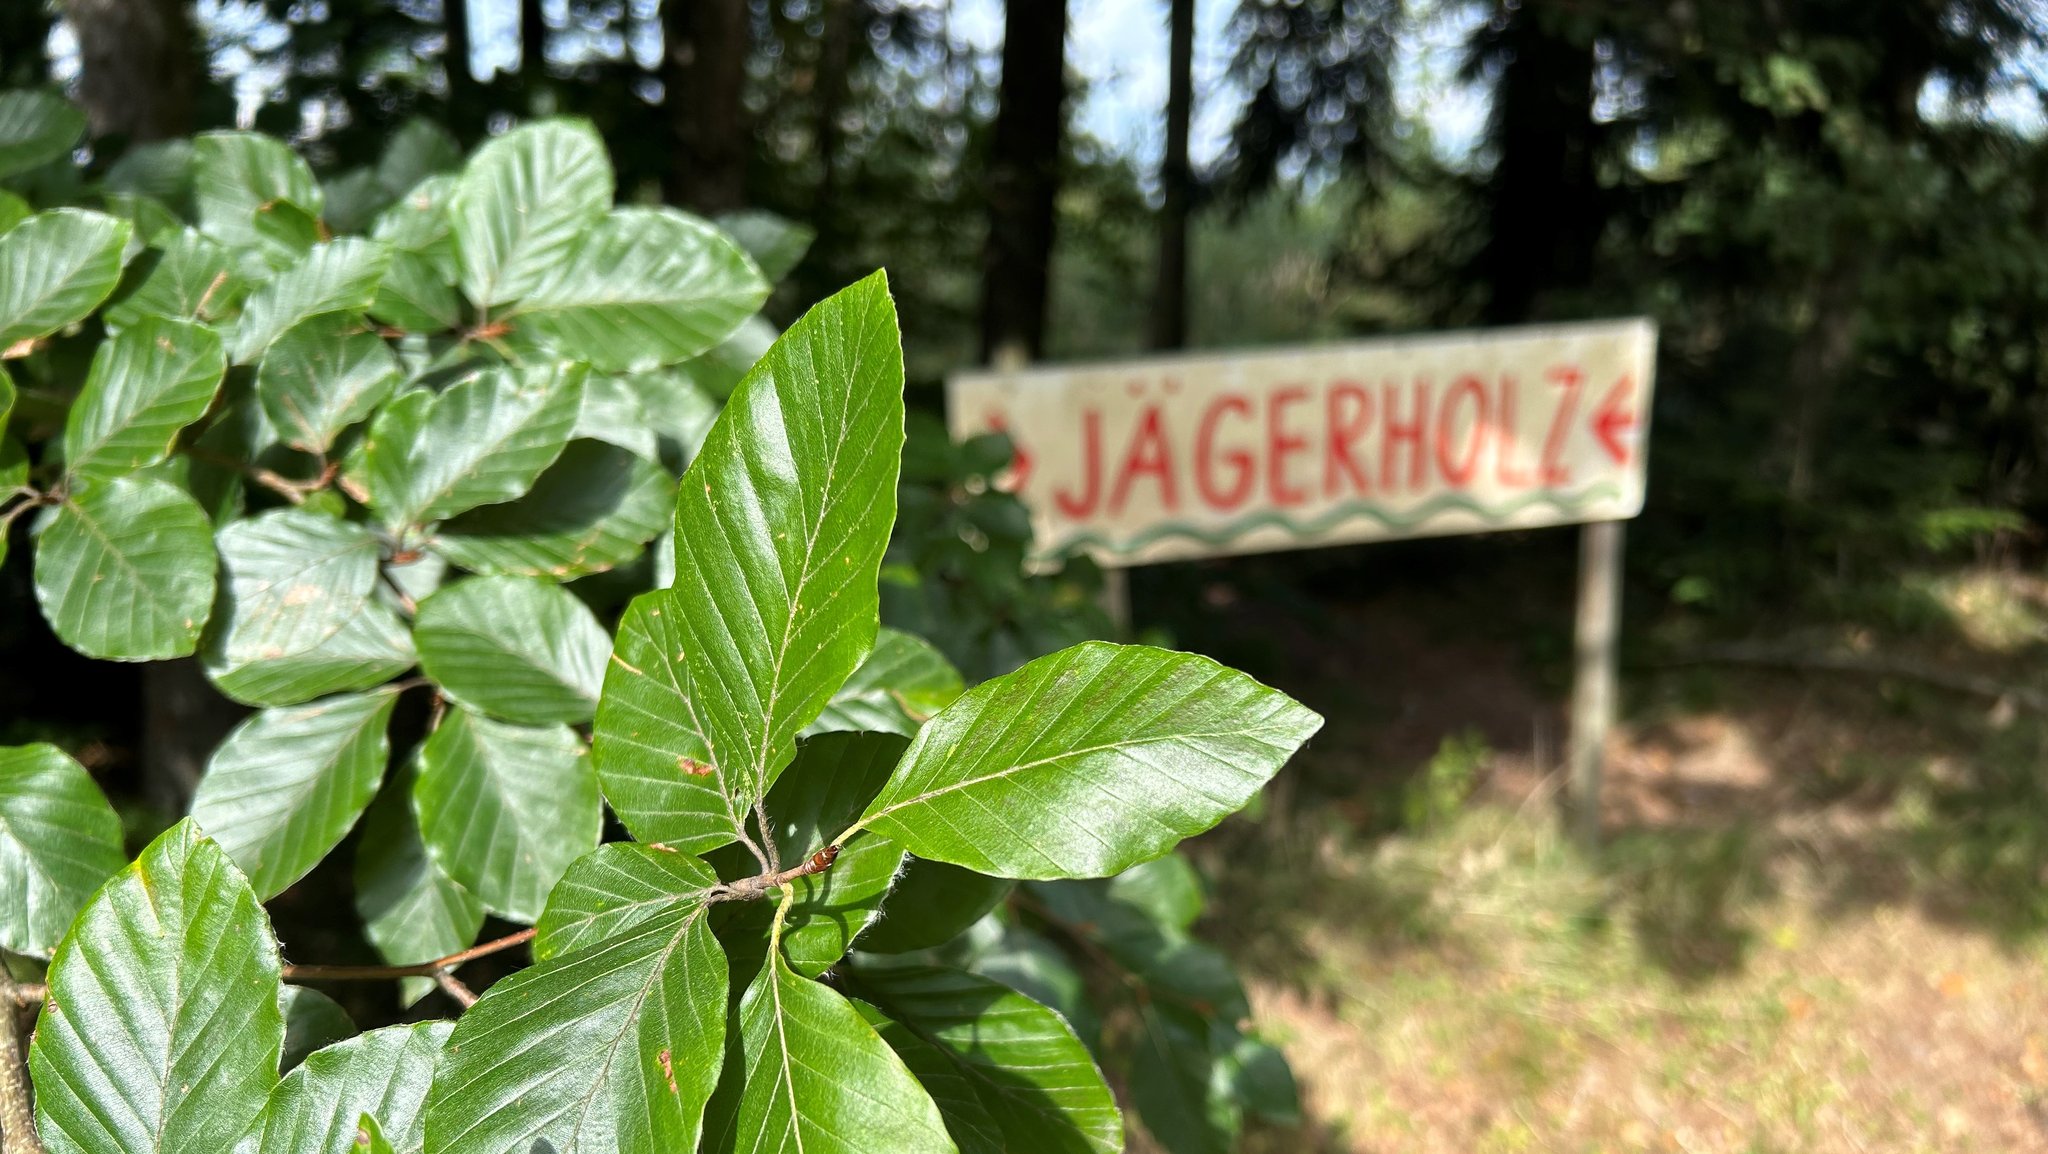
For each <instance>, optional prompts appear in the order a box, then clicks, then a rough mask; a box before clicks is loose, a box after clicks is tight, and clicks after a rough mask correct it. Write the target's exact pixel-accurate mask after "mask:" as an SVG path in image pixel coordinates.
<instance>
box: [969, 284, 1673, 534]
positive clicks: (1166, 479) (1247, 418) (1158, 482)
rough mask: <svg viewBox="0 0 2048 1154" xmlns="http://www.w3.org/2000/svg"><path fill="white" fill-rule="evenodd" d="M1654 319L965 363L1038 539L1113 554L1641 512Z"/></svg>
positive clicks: (976, 419)
mask: <svg viewBox="0 0 2048 1154" xmlns="http://www.w3.org/2000/svg"><path fill="white" fill-rule="evenodd" d="M1655 352H1656V329H1655V328H1654V327H1653V326H1652V325H1651V324H1650V322H1648V321H1643V320H1630V321H1618V322H1603V323H1598V324H1582V325H1555V326H1546V327H1541V328H1526V329H1498V330H1491V331H1481V332H1470V333H1456V334H1447V335H1433V336H1427V337H1414V338H1400V339H1393V340H1373V341H1358V342H1351V343H1344V344H1324V345H1312V346H1307V347H1302V348H1288V349H1260V350H1256V351H1247V352H1233V353H1221V354H1197V355H1184V356H1181V355H1177V356H1162V357H1153V358H1147V359H1145V360H1138V361H1128V362H1121V363H1113V364H1093V365H1073V366H1061V367H1043V368H1033V369H1026V370H1020V371H1016V372H997V371H977V372H971V373H963V374H960V375H957V376H955V377H954V378H952V379H951V380H950V381H948V382H947V397H948V402H949V403H948V409H949V412H950V414H951V423H952V432H953V434H954V435H955V436H956V437H965V436H970V435H973V434H975V433H981V432H986V431H988V430H992V429H999V430H1002V431H1004V432H1007V433H1008V434H1009V435H1010V437H1011V439H1012V440H1013V441H1014V442H1015V443H1016V446H1017V461H1016V466H1015V468H1014V469H1013V470H1012V472H1011V474H1010V476H1009V477H1008V478H1007V479H1006V480H1005V481H1004V484H1006V485H1007V486H1009V487H1011V488H1013V489H1015V490H1016V491H1017V492H1018V493H1019V495H1020V496H1022V497H1023V498H1024V500H1025V501H1026V502H1027V503H1028V504H1029V505H1030V506H1031V511H1032V515H1033V517H1034V518H1035V520H1036V525H1035V528H1036V530H1037V534H1036V535H1037V554H1038V556H1039V557H1041V558H1052V557H1057V556H1061V555H1064V554H1067V553H1069V552H1074V551H1085V552H1088V553H1090V554H1092V555H1094V557H1095V558H1096V560H1097V561H1099V562H1101V563H1102V564H1103V565H1106V566H1111V567H1120V566H1128V565H1138V564H1145V563H1148V562H1153V561H1167V560H1174V559H1177V558H1189V557H1212V556H1221V555H1225V554H1233V553H1256V552H1262V551H1266V550H1273V549H1294V548H1302V547H1306V546H1316V545H1335V544H1342V543H1346V542H1354V541H1372V540H1379V539H1386V538H1394V537H1423V536H1436V535H1443V534H1452V533H1475V532H1484V531H1487V530H1493V529H1508V528H1526V527H1531V526H1539V525H1565V524H1576V523H1580V522H1588V521H1611V520H1620V519H1624V518H1628V517H1633V516H1635V515H1636V513H1637V512H1639V511H1640V510H1641V509H1642V505H1643V473H1644V470H1643V464H1644V455H1645V450H1646V447H1647V446H1646V443H1645V437H1644V432H1645V428H1646V422H1647V420H1648V417H1649V411H1650V386H1651V375H1652V371H1653V364H1654V360H1655Z"/></svg>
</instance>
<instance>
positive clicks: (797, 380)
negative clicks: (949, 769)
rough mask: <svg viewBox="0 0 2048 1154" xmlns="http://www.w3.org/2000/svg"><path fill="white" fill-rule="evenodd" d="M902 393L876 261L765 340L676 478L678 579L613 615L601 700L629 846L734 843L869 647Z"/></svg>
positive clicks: (601, 728) (614, 792) (610, 773)
mask: <svg viewBox="0 0 2048 1154" xmlns="http://www.w3.org/2000/svg"><path fill="white" fill-rule="evenodd" d="M902 397H903V357H902V349H901V346H900V344H899V342H898V338H897V333H896V314H895V309H894V306H893V305H892V304H891V303H890V300H889V293H888V287H887V284H886V282H885V281H884V280H883V278H882V276H881V275H880V274H876V275H875V276H872V277H869V278H868V279H867V280H865V281H862V282H860V283H859V284H857V285H854V286H853V287H852V288H849V289H846V290H845V291H843V292H841V293H839V294H838V295H836V296H834V297H831V298H830V299H828V300H826V301H825V302H824V303H822V304H820V305H819V306H818V307H816V308H814V309H812V310H811V311H810V312H809V313H808V314H806V315H805V316H804V318H803V319H802V320H800V321H798V322H797V323H796V325H795V326H794V327H792V328H791V329H790V330H789V332H788V333H787V334H786V335H784V337H783V338H782V339H781V340H780V341H778V342H777V343H776V345H775V348H774V349H773V350H771V351H770V352H769V354H768V356H767V357H765V358H763V360H762V362H761V364H760V365H758V366H756V368H755V370H754V371H753V372H752V373H750V374H748V376H747V379H746V381H745V382H744V383H742V384H741V386H740V388H739V391H738V392H736V393H734V395H733V398H732V400H731V402H730V403H729V404H728V405H727V407H726V410H725V413H724V415H722V416H721V417H720V418H719V420H718V423H717V425H715V426H714V427H713V428H712V430H711V435H710V436H709V437H708V438H707V439H706V441H705V443H704V449H703V452H702V453H701V454H699V455H698V457H697V459H696V460H695V461H694V462H693V463H692V464H691V466H690V470H689V472H687V473H685V474H684V476H683V481H682V486H681V491H680V493H679V495H678V497H677V501H676V538H675V540H676V583H675V587H674V588H673V589H667V590H658V591H656V592H653V593H649V594H646V595H644V596H642V597H640V598H638V599H636V600H635V601H634V602H633V604H632V606H631V607H630V608H629V610H628V611H627V614H626V617H625V620H624V621H623V622H622V623H621V624H620V626H619V637H618V643H617V647H616V650H615V652H614V657H613V660H612V663H611V667H610V668H609V669H608V670H607V671H606V674H605V685H604V699H603V701H602V702H601V703H600V704H599V707H598V713H597V726H596V757H597V761H598V766H599V772H600V774H601V775H602V776H603V779H604V784H605V794H606V796H607V797H608V798H609V799H610V800H611V803H612V807H613V808H614V809H615V810H616V811H617V812H618V814H619V816H620V817H621V818H622V819H623V820H624V821H625V823H626V825H627V827H628V828H629V829H631V830H633V832H634V834H635V835H636V836H638V837H639V838H641V839H642V840H644V841H665V842H670V843H672V844H674V845H676V847H677V848H679V849H683V850H685V851H699V850H705V849H710V848H713V847H715V846H718V845H723V844H725V843H726V842H730V841H732V840H734V839H735V837H736V836H737V832H738V830H739V829H740V828H741V825H742V822H743V821H744V814H745V812H746V810H747V809H748V808H749V807H751V806H752V805H753V803H754V800H755V799H756V798H759V797H760V796H761V795H762V794H763V793H765V792H766V791H767V789H768V787H769V786H770V785H771V784H773V782H774V780H775V776H776V774H778V773H779V772H781V769H782V767H783V766H784V765H787V764H788V763H789V759H790V758H791V756H793V755H794V753H795V747H796V737H797V735H798V733H800V732H801V731H802V730H803V728H804V727H805V726H807V725H809V724H810V723H811V722H812V721H814V720H816V718H817V716H818V714H819V712H820V711H821V710H822V709H823V708H824V707H825V704H826V703H827V702H828V701H830V700H831V697H832V694H833V693H834V691H836V690H837V689H838V688H839V687H840V686H841V685H842V684H844V683H845V681H846V678H847V675H848V674H851V673H852V672H853V671H854V669H855V668H857V667H858V666H859V665H860V663H861V661H862V659H863V658H865V657H866V656H867V653H868V650H869V648H870V647H871V646H872V645H873V644H874V638H875V630H876V628H877V627H878V624H879V622H878V616H879V601H878V595H877V589H876V574H877V572H878V571H879V570H880V567H881V559H882V551H883V549H884V548H885V547H886V545H887V543H888V536H889V526H890V523H891V522H892V521H893V520H894V518H895V511H896V472H897V461H898V458H899V456H900V454H901V449H902V444H903V401H902ZM691 767H697V768H702V767H709V769H710V772H709V773H701V774H700V773H694V772H689V769H690V768H691Z"/></svg>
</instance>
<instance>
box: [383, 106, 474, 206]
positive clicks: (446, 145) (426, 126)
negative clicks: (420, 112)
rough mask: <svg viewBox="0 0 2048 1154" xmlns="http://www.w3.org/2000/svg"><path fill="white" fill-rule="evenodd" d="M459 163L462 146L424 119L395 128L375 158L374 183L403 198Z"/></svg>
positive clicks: (452, 136)
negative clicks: (380, 152)
mask: <svg viewBox="0 0 2048 1154" xmlns="http://www.w3.org/2000/svg"><path fill="white" fill-rule="evenodd" d="M461 164H462V145H460V144H459V143H457V142H456V140H455V137H454V135H453V134H451V133H450V132H449V131H448V130H447V129H446V128H443V127H441V126H440V125H439V124H436V123H435V122H434V121H431V120H428V119H427V118H426V117H423V116H415V117H413V118H412V119H411V120H408V121H406V122H405V123H404V124H401V125H399V126H398V131H397V132H394V133H392V134H391V139H390V140H389V141H388V142H386V143H385V145H384V155H382V156H380V157H378V158H377V183H379V184H381V185H383V186H384V188H385V189H386V190H387V191H389V192H390V193H391V195H393V196H403V195H405V194H406V193H408V192H410V191H412V189H413V188H414V187H415V186H417V185H418V184H419V183H420V182H421V181H423V180H425V179H427V178H428V177H430V176H433V175H435V174H437V173H443V172H449V171H452V170H453V169H455V168H457V167H459V166H460V165H461Z"/></svg>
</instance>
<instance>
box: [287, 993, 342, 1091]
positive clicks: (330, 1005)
mask: <svg viewBox="0 0 2048 1154" xmlns="http://www.w3.org/2000/svg"><path fill="white" fill-rule="evenodd" d="M277 1012H278V1013H280V1014H283V1015H284V1052H283V1053H282V1054H281V1055H280V1056H279V1057H278V1060H277V1068H278V1069H279V1070H280V1071H281V1072H284V1073H290V1072H291V1071H292V1070H295V1069H297V1068H298V1066H299V1063H301V1062H304V1061H305V1060H306V1059H307V1058H308V1057H310V1056H311V1055H312V1053H313V1051H315V1050H318V1049H319V1048H321V1047H322V1046H331V1045H333V1044H334V1043H336V1042H345V1041H347V1040H348V1039H350V1038H353V1037H355V1036H356V1034H357V1033H358V1031H357V1030H356V1023H355V1019H353V1018H350V1017H349V1016H348V1011H347V1010H344V1009H342V1008H341V1003H340V1002H337V1001H335V1000H334V999H333V998H330V997H328V996H327V995H326V994H323V993H321V992H320V991H318V990H315V989H312V988H310V987H307V986H285V987H284V988H283V989H280V990H279V991H278V992H277Z"/></svg>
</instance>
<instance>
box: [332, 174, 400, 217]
mask: <svg viewBox="0 0 2048 1154" xmlns="http://www.w3.org/2000/svg"><path fill="white" fill-rule="evenodd" d="M320 199H321V201H322V203H323V204H324V205H325V206H326V207H325V208H324V209H322V210H321V214H320V216H321V219H322V220H323V221H324V222H325V223H326V225H327V227H328V228H329V229H330V230H332V231H334V232H340V233H359V232H366V231H368V230H369V227H370V225H371V224H372V223H373V222H375V220H376V219H377V214H378V213H380V212H383V211H384V209H385V208H386V207H388V206H389V205H390V204H391V202H392V201H393V200H394V199H396V198H395V197H394V196H393V195H392V194H391V192H390V191H389V190H388V189H386V188H385V187H384V185H383V183H382V182H380V181H379V180H378V179H377V174H376V172H375V171H373V170H371V169H369V168H367V167H360V168H351V169H349V170H348V171H347V172H343V173H339V174H337V175H335V176H332V177H329V178H327V179H326V180H323V181H321V182H320Z"/></svg>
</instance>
